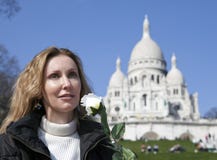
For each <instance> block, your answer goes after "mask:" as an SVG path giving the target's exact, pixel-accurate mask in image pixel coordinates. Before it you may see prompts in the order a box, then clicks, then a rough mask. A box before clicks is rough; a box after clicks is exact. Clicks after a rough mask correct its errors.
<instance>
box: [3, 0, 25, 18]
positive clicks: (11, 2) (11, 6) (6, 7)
mask: <svg viewBox="0 0 217 160" xmlns="http://www.w3.org/2000/svg"><path fill="white" fill-rule="evenodd" d="M20 9H21V7H20V6H19V4H18V2H17V1H16V0H0V15H3V16H6V17H7V18H9V19H10V18H12V17H13V16H14V15H15V14H16V13H17V12H19V11H20Z"/></svg>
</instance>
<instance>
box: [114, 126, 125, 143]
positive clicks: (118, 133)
mask: <svg viewBox="0 0 217 160" xmlns="http://www.w3.org/2000/svg"><path fill="white" fill-rule="evenodd" d="M124 132H125V123H118V124H115V125H114V127H113V128H112V131H111V135H112V138H113V139H114V140H115V141H116V142H117V141H119V140H120V139H121V138H122V137H123V135H124Z"/></svg>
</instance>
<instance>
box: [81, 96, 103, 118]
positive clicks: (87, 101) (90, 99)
mask: <svg viewBox="0 0 217 160" xmlns="http://www.w3.org/2000/svg"><path fill="white" fill-rule="evenodd" d="M101 102H102V98H101V97H97V96H96V95H94V94H93V93H89V94H88V95H84V96H83V97H82V98H81V105H82V106H84V107H85V109H86V111H87V114H88V115H91V114H93V111H92V109H91V108H94V109H96V110H98V109H99V107H100V103H101Z"/></svg>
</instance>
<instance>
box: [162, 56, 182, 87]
mask: <svg viewBox="0 0 217 160" xmlns="http://www.w3.org/2000/svg"><path fill="white" fill-rule="evenodd" d="M171 63H172V68H171V70H170V71H169V72H168V74H167V77H166V80H167V83H168V84H175V85H177V84H184V83H185V81H184V77H183V75H182V73H181V71H180V70H179V69H178V68H177V67H176V56H175V54H173V55H172V58H171Z"/></svg>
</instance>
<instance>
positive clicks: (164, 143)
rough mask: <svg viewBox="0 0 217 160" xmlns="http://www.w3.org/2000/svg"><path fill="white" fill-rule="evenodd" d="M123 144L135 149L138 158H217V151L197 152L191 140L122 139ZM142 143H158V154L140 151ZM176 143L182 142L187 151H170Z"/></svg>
mask: <svg viewBox="0 0 217 160" xmlns="http://www.w3.org/2000/svg"><path fill="white" fill-rule="evenodd" d="M121 144H122V145H124V146H125V147H127V148H129V149H131V150H132V151H134V152H135V153H136V154H137V156H138V160H217V153H209V152H197V153H195V152H194V150H195V147H194V144H193V143H192V142H190V141H187V140H186V141H183V140H175V141H168V140H159V141H147V142H144V141H121ZM141 144H145V145H146V146H147V145H151V146H154V145H155V144H157V145H158V146H159V152H158V153H157V154H154V153H146V152H143V153H142V152H141V151H140V146H141ZM175 144H180V145H181V146H182V147H184V148H185V152H181V153H170V152H169V149H170V148H171V147H172V146H174V145H175Z"/></svg>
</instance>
